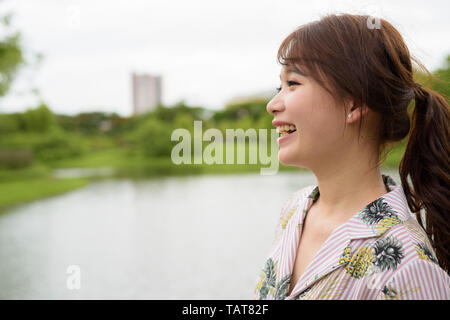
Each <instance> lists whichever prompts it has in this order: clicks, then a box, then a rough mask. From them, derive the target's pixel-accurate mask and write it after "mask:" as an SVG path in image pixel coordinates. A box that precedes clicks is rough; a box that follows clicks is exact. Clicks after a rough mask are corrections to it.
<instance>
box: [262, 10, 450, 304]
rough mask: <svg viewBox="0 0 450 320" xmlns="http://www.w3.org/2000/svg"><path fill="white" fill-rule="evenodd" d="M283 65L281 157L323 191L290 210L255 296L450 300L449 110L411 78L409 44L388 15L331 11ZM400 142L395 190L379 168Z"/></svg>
mask: <svg viewBox="0 0 450 320" xmlns="http://www.w3.org/2000/svg"><path fill="white" fill-rule="evenodd" d="M277 58H278V61H279V62H280V64H281V65H282V66H283V67H282V70H281V75H280V79H281V87H280V88H278V89H279V92H278V94H277V95H276V96H275V97H274V98H273V99H272V100H271V101H270V102H269V104H268V105H267V111H268V112H269V113H271V114H272V115H273V116H274V121H273V125H274V126H276V127H277V129H278V130H279V131H280V132H281V137H280V138H279V139H278V143H279V149H280V150H279V154H278V157H279V161H280V162H281V163H283V164H285V165H291V166H298V167H303V168H308V169H310V170H311V171H312V172H313V173H314V175H315V176H316V178H317V181H318V184H317V186H308V187H305V188H303V189H301V190H299V191H297V192H295V193H294V194H293V195H292V196H291V197H290V198H289V199H288V200H287V202H286V203H285V205H284V207H283V208H282V210H281V215H280V219H279V223H278V226H277V228H276V233H275V241H274V244H273V247H272V250H271V251H270V254H269V256H268V257H267V259H266V261H265V263H264V265H263V268H262V270H261V272H260V275H259V277H258V283H257V285H256V288H255V296H254V298H255V299H286V300H294V299H450V277H449V276H448V271H449V264H450V263H449V231H450V228H449V225H450V223H449V218H450V216H449V209H450V190H449V189H450V188H449V187H450V155H449V153H450V148H449V142H450V129H449V128H450V126H449V125H450V123H449V119H450V111H449V105H448V103H447V102H446V101H445V99H444V98H443V97H442V96H440V95H439V94H438V93H437V92H435V91H433V90H430V89H428V88H424V87H422V86H421V85H420V84H418V83H416V82H415V81H414V78H413V69H412V64H411V59H412V58H411V56H410V53H409V51H408V48H407V47H406V45H405V43H404V41H403V39H402V36H401V35H400V34H399V32H398V31H397V30H396V29H395V28H394V27H393V26H392V25H391V24H390V23H388V22H387V21H385V20H384V19H377V20H374V19H373V18H372V17H370V16H362V15H350V14H341V15H328V16H325V17H323V18H322V19H320V20H319V21H314V22H312V23H308V24H306V25H303V26H300V27H299V28H298V29H296V30H295V31H294V32H292V33H291V34H290V35H289V36H288V37H287V38H286V39H285V40H284V41H283V42H282V44H281V46H280V48H279V51H278V56H277ZM414 61H416V60H415V59H414ZM416 63H417V64H418V65H419V66H420V67H422V68H423V70H425V71H426V72H427V73H428V75H430V76H431V74H430V73H429V72H428V70H426V68H425V67H423V65H422V64H420V62H417V61H416ZM413 99H414V101H415V105H411V107H414V111H413V113H412V120H410V117H409V112H410V111H412V110H410V109H409V108H408V106H409V104H410V102H411V101H412V100H413ZM404 138H407V146H406V151H405V153H404V155H403V159H402V160H401V163H400V168H399V171H400V178H401V183H400V184H397V183H396V182H395V181H394V180H393V179H392V178H391V177H390V176H388V175H385V174H381V172H380V163H381V162H382V161H383V160H384V158H385V156H386V153H385V152H386V150H387V149H388V148H387V147H388V146H390V147H391V146H392V145H393V144H395V143H396V142H401V141H402V140H403V139H404ZM408 176H409V177H410V180H411V184H412V185H410V184H409V182H408V180H407V178H408ZM421 209H423V210H421ZM409 210H410V211H409ZM421 211H422V212H424V213H426V214H425V215H424V216H423V215H422V214H421ZM414 214H415V215H414Z"/></svg>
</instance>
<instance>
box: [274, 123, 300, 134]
mask: <svg viewBox="0 0 450 320" xmlns="http://www.w3.org/2000/svg"><path fill="white" fill-rule="evenodd" d="M295 129H296V128H295V126H294V125H289V124H286V125H283V126H278V127H277V132H278V133H280V132H287V131H292V130H295Z"/></svg>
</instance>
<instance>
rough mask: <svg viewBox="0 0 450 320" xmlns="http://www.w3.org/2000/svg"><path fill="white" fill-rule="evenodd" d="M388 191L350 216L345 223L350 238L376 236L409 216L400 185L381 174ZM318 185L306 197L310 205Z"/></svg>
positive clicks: (318, 193)
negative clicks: (309, 200) (309, 199)
mask: <svg viewBox="0 0 450 320" xmlns="http://www.w3.org/2000/svg"><path fill="white" fill-rule="evenodd" d="M382 178H383V182H384V184H385V186H386V188H387V189H388V190H390V191H389V192H388V193H386V194H384V195H383V196H381V197H379V198H378V199H376V200H374V201H372V202H371V203H369V204H368V205H366V206H365V207H364V208H363V209H361V210H360V211H358V212H357V213H356V214H355V215H354V216H353V217H351V218H350V219H349V220H348V221H347V222H345V225H346V227H347V230H348V233H349V236H350V238H351V239H362V238H368V237H378V236H381V235H383V234H384V233H385V232H386V231H388V230H389V229H391V228H392V227H393V226H395V225H397V224H399V223H401V222H403V221H406V220H407V219H409V218H410V217H411V214H410V213H409V211H408V205H407V201H406V197H405V194H404V191H403V188H402V185H401V184H400V185H397V184H396V183H395V181H394V180H393V179H392V178H391V177H390V176H389V175H385V174H382ZM319 195H320V192H319V186H316V187H315V188H314V189H313V190H312V191H311V193H310V194H309V195H308V198H311V199H312V201H311V205H312V203H314V202H315V201H316V200H317V199H318V198H319Z"/></svg>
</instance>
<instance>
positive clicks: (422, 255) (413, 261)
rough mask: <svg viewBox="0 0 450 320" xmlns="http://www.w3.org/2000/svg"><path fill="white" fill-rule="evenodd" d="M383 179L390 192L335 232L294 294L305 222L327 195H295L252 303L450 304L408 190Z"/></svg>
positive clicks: (313, 189)
mask: <svg viewBox="0 0 450 320" xmlns="http://www.w3.org/2000/svg"><path fill="white" fill-rule="evenodd" d="M382 177H383V181H384V183H385V185H386V187H387V188H388V189H387V190H390V191H389V192H388V193H386V194H384V195H383V196H381V197H380V198H378V199H376V200H374V201H373V202H371V203H369V204H368V205H367V206H366V207H365V208H363V209H362V210H360V211H359V212H358V213H357V214H355V215H354V216H353V217H352V218H350V219H349V220H347V221H346V222H345V223H343V224H341V225H339V226H338V227H337V228H336V229H334V230H333V232H332V233H331V234H330V236H329V237H328V238H327V240H326V241H325V243H324V244H323V245H322V247H321V248H320V249H319V251H318V252H317V253H316V254H315V256H314V258H313V259H312V261H311V262H310V264H309V265H308V267H307V269H306V270H305V272H304V273H303V274H302V275H301V277H300V278H299V279H298V282H297V283H296V284H295V286H294V288H293V290H292V292H291V294H290V295H287V293H288V289H289V287H290V281H291V275H292V271H293V267H294V261H295V258H296V251H297V248H298V242H299V239H300V236H301V233H302V226H303V221H304V219H305V216H306V214H307V213H308V210H309V208H310V207H311V206H312V204H313V203H314V202H315V201H316V200H317V199H318V197H319V195H320V193H319V188H318V186H308V187H305V188H303V189H301V190H299V191H297V192H295V193H294V194H293V195H292V196H291V197H290V198H289V199H288V200H287V201H286V203H285V204H284V206H283V208H282V210H281V215H280V219H279V222H278V225H277V228H276V231H275V240H274V242H273V245H272V249H271V250H270V253H269V255H268V256H267V258H266V261H265V263H264V265H263V268H262V270H261V271H260V274H259V276H258V278H257V280H256V281H257V284H256V288H255V290H254V297H253V298H254V299H276V300H299V299H433V300H434V299H449V298H450V277H449V275H448V274H447V273H446V272H445V271H444V270H443V269H442V268H441V267H440V266H439V264H438V261H437V258H436V254H435V252H434V250H433V247H432V245H431V243H430V240H429V239H428V237H427V235H426V233H425V231H424V230H423V228H422V227H421V226H420V225H419V223H418V222H417V220H416V219H415V217H414V216H413V215H412V214H411V213H410V211H409V209H408V205H407V201H406V197H405V194H404V191H403V188H402V186H401V185H397V184H396V183H395V182H394V180H393V179H392V178H391V177H390V176H388V175H384V174H383V175H382Z"/></svg>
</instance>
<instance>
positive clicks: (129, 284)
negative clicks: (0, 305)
mask: <svg viewBox="0 0 450 320" xmlns="http://www.w3.org/2000/svg"><path fill="white" fill-rule="evenodd" d="M388 174H390V175H391V176H392V177H393V178H394V180H396V182H399V181H400V180H399V178H398V175H397V174H396V173H392V172H390V173H388ZM315 181H316V180H315V177H314V175H312V174H311V173H309V172H308V173H300V172H283V173H278V174H277V175H274V176H261V175H259V174H248V175H233V176H230V175H223V176H221V175H214V176H197V177H167V178H159V179H151V180H137V181H136V180H126V179H120V180H106V181H101V182H95V183H92V184H91V185H89V186H88V187H86V188H84V189H81V190H77V191H74V192H71V193H69V194H65V195H62V196H58V197H53V198H49V199H45V200H41V201H37V202H34V203H31V204H27V205H23V206H21V207H18V208H16V209H14V210H11V211H9V212H7V213H6V214H3V215H1V216H0V298H1V299H249V298H251V297H252V295H253V289H254V285H255V283H256V282H255V281H256V278H257V276H258V274H259V271H260V268H261V267H262V264H263V262H264V258H265V256H266V254H267V253H268V250H269V247H270V244H271V243H272V240H273V238H272V237H273V233H274V227H275V224H276V222H277V219H278V215H279V212H280V208H281V206H282V204H283V203H284V202H285V201H286V200H287V198H288V197H289V195H290V194H291V193H292V192H294V191H296V190H298V189H300V188H302V187H304V186H307V185H311V184H314V183H315ZM71 265H76V266H79V267H80V270H81V282H80V284H81V288H80V289H79V290H69V289H68V287H67V280H68V277H70V275H69V274H67V273H66V272H67V268H68V267H69V266H71Z"/></svg>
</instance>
